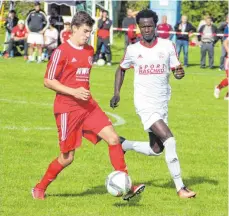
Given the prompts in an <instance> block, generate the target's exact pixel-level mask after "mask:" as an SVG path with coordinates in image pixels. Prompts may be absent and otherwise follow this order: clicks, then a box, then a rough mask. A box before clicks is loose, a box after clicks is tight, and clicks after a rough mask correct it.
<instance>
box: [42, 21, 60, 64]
mask: <svg viewBox="0 0 229 216" xmlns="http://www.w3.org/2000/svg"><path fill="white" fill-rule="evenodd" d="M54 25H55V24H54V21H53V20H50V21H49V28H48V29H46V30H45V33H44V43H45V46H44V48H45V50H44V51H45V54H47V55H45V56H43V57H42V60H44V59H46V60H49V58H50V57H51V55H52V52H53V51H54V49H56V48H57V46H58V31H57V29H56V28H55V27H54Z"/></svg>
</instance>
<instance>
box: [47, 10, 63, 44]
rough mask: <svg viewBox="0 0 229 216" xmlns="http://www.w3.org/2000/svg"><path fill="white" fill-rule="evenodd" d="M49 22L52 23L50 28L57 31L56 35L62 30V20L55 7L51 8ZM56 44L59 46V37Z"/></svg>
mask: <svg viewBox="0 0 229 216" xmlns="http://www.w3.org/2000/svg"><path fill="white" fill-rule="evenodd" d="M49 22H52V24H53V25H52V26H53V27H54V28H56V29H57V31H58V35H60V32H61V31H62V30H63V29H64V20H63V17H62V16H61V15H59V14H58V9H57V7H56V6H52V7H51V16H50V18H49ZM58 44H59V45H60V44H61V40H60V37H58Z"/></svg>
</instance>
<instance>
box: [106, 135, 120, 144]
mask: <svg viewBox="0 0 229 216" xmlns="http://www.w3.org/2000/svg"><path fill="white" fill-rule="evenodd" d="M107 142H108V144H109V145H116V144H119V143H120V141H119V136H118V135H117V134H112V135H111V136H109V138H108V140H107Z"/></svg>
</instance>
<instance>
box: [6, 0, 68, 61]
mask: <svg viewBox="0 0 229 216" xmlns="http://www.w3.org/2000/svg"><path fill="white" fill-rule="evenodd" d="M5 28H6V31H7V41H6V44H8V48H7V50H5V52H4V58H9V57H14V56H16V55H18V54H19V53H20V52H19V50H18V48H19V49H21V51H23V52H24V59H25V60H27V61H28V62H34V61H36V62H37V63H41V62H42V61H44V60H48V59H49V58H50V56H51V54H52V52H53V50H54V49H56V48H57V46H58V45H60V44H61V43H65V42H66V41H67V40H68V39H69V38H70V36H71V20H66V21H65V22H64V20H63V18H62V16H60V15H58V11H57V8H56V7H55V6H54V7H52V8H51V16H50V17H49V18H48V17H47V15H46V14H45V12H44V11H43V10H41V8H40V3H39V2H35V5H34V9H33V10H31V11H29V13H28V15H27V17H26V19H25V21H24V20H18V18H17V16H16V12H15V11H14V10H11V11H10V12H9V15H8V18H7V20H6V22H5ZM35 50H36V53H35Z"/></svg>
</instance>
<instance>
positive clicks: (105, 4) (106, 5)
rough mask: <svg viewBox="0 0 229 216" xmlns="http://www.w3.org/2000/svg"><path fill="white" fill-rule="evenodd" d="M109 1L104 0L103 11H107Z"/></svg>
mask: <svg viewBox="0 0 229 216" xmlns="http://www.w3.org/2000/svg"><path fill="white" fill-rule="evenodd" d="M109 1H110V0H105V1H104V8H105V10H108V8H109Z"/></svg>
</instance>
